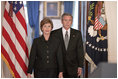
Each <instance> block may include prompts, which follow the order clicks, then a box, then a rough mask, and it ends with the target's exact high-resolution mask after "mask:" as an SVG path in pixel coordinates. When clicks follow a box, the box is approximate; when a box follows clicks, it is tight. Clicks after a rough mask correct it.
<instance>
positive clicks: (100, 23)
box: [94, 16, 106, 30]
mask: <svg viewBox="0 0 118 79" xmlns="http://www.w3.org/2000/svg"><path fill="white" fill-rule="evenodd" d="M105 24H106V23H105V21H104V20H103V18H102V17H101V16H99V17H98V16H97V17H96V18H95V25H94V29H95V30H100V29H102V28H103V27H104V25H105Z"/></svg>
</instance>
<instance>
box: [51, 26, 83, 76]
mask: <svg viewBox="0 0 118 79" xmlns="http://www.w3.org/2000/svg"><path fill="white" fill-rule="evenodd" d="M52 34H54V35H55V37H57V38H58V39H60V41H61V43H62V44H61V45H62V52H63V59H64V70H65V71H64V73H67V74H68V75H77V69H78V67H83V62H84V51H83V42H82V36H81V32H80V31H79V30H75V29H72V28H70V40H69V44H68V48H67V50H66V49H65V44H64V39H63V34H62V28H60V29H57V30H55V31H53V32H52Z"/></svg>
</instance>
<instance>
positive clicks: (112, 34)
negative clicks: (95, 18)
mask: <svg viewBox="0 0 118 79" xmlns="http://www.w3.org/2000/svg"><path fill="white" fill-rule="evenodd" d="M105 11H106V17H107V22H108V32H107V33H108V62H109V63H117V1H105Z"/></svg>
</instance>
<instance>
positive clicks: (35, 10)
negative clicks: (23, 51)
mask: <svg viewBox="0 0 118 79" xmlns="http://www.w3.org/2000/svg"><path fill="white" fill-rule="evenodd" d="M39 4H40V2H39V1H27V9H28V19H29V24H30V26H31V27H32V28H33V29H34V38H37V37H39Z"/></svg>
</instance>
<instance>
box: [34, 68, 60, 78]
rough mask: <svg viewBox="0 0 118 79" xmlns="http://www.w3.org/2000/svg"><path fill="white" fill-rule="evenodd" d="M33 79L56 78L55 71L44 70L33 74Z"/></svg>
mask: <svg viewBox="0 0 118 79" xmlns="http://www.w3.org/2000/svg"><path fill="white" fill-rule="evenodd" d="M34 77H35V78H58V74H57V70H55V69H46V70H43V71H38V72H35V73H34Z"/></svg>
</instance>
